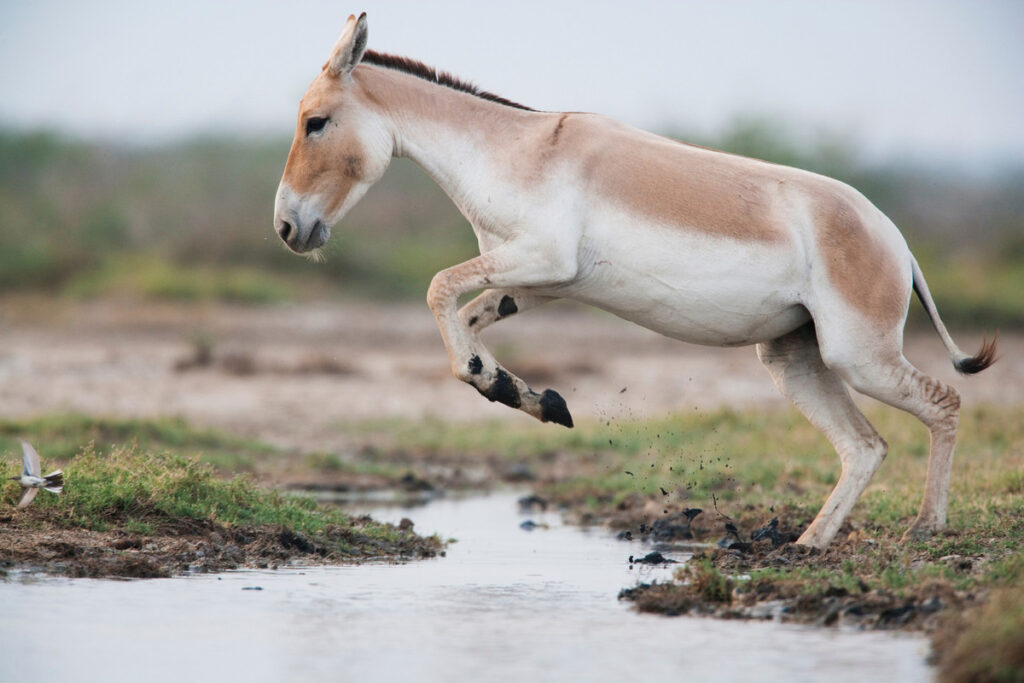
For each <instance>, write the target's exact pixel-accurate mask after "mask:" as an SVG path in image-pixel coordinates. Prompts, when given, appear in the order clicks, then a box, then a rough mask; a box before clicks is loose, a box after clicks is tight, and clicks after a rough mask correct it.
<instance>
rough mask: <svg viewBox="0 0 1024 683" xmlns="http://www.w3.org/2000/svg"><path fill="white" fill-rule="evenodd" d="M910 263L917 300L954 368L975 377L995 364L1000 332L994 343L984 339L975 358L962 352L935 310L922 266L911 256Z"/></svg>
mask: <svg viewBox="0 0 1024 683" xmlns="http://www.w3.org/2000/svg"><path fill="white" fill-rule="evenodd" d="M910 263H911V264H912V266H913V269H914V292H915V293H916V294H917V298H918V299H920V300H921V304H922V305H923V306H924V310H925V311H927V312H928V317H929V318H931V321H932V325H934V326H935V331H936V332H938V333H939V337H940V338H941V339H942V343H943V345H945V347H946V351H948V352H949V356H950V358H951V359H952V360H953V367H954V368H956V371H957V372H959V373H960V374H962V375H973V374H974V373H976V372H981V371H982V370H984V369H985V368H987V367H988V366H990V365H992V364H993V363H995V362H996V345H997V343H998V341H999V332H996V334H995V336H994V337H993V338H992V341H988V339H982V342H981V348H980V349H978V352H977V353H976V354H974V355H973V356H970V355H968V354H966V353H964V352H963V351H961V350H960V347H958V346H957V345H956V343H955V342H954V341H953V338H952V337H950V336H949V332H948V331H947V330H946V326H945V325H944V324H943V323H942V318H940V317H939V311H938V309H937V308H935V302H934V301H933V300H932V295H931V292H929V291H928V284H927V283H926V282H925V281H924V274H923V273H922V272H921V266H919V265H917V259H915V258H914V257H913V256H911V257H910Z"/></svg>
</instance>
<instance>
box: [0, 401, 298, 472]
mask: <svg viewBox="0 0 1024 683" xmlns="http://www.w3.org/2000/svg"><path fill="white" fill-rule="evenodd" d="M19 438H20V439H25V440H26V441H28V442H29V443H31V444H32V445H33V446H34V447H35V449H36V450H37V451H38V452H39V455H40V457H41V458H42V460H43V464H44V467H48V466H49V463H63V462H67V461H68V460H70V459H71V458H72V457H74V456H75V455H76V454H77V453H78V452H79V451H80V450H81V448H82V446H83V444H89V443H92V444H93V448H94V450H95V451H96V453H97V454H100V455H104V454H110V453H112V452H114V451H115V450H118V449H120V448H123V447H125V446H129V445H134V446H137V447H138V448H139V449H140V450H142V451H152V452H165V451H172V452H174V453H177V454H179V455H181V456H184V457H195V458H199V459H201V460H202V461H203V462H205V463H209V464H211V465H213V466H215V467H217V468H218V469H219V470H222V471H226V472H239V471H250V470H253V469H255V468H256V467H257V465H259V464H260V463H262V462H268V461H271V460H275V459H277V458H279V457H280V456H281V455H282V453H281V452H280V451H279V450H278V449H276V448H274V447H273V446H270V445H268V444H265V443H263V442H260V441H256V440H253V439H244V438H240V437H237V436H232V435H229V434H225V433H224V432H221V431H218V430H215V429H203V428H197V427H193V426H191V425H189V424H187V423H186V422H185V421H184V420H181V419H177V418H158V419H130V418H103V417H89V416H85V415H50V416H45V417H38V418H33V419H28V420H0V451H2V452H3V453H5V454H7V453H11V454H13V455H12V457H13V459H14V460H16V461H17V463H18V464H19V467H20V463H21V448H20V446H19V444H18V439H19Z"/></svg>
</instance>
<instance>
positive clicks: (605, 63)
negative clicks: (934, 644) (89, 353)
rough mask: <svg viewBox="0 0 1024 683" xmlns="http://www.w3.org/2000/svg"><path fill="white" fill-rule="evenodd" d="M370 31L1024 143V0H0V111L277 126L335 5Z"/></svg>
mask: <svg viewBox="0 0 1024 683" xmlns="http://www.w3.org/2000/svg"><path fill="white" fill-rule="evenodd" d="M360 10H366V11H367V13H368V15H369V26H370V46H371V47H372V48H375V49H378V50H382V51H388V52H394V53H398V54H403V55H407V56H410V57H415V58H417V59H421V60H423V61H426V62H427V63H429V64H432V65H434V66H437V67H440V68H443V69H446V70H449V71H452V72H453V73H455V74H456V75H459V76H462V77H464V78H466V79H469V80H472V81H474V82H476V83H477V84H479V85H481V86H482V87H484V88H486V89H488V90H491V91H494V92H497V93H499V94H501V95H503V96H505V97H508V98H510V99H513V100H517V101H520V102H522V103H524V104H527V105H530V106H532V107H535V108H539V109H548V110H576V111H597V112H601V113H605V114H609V115H611V116H614V117H616V118H619V119H623V120H626V121H628V122H630V123H633V124H635V125H638V126H642V127H645V128H654V129H659V130H666V129H671V130H677V131H685V130H689V131H696V132H698V133H704V134H713V133H714V132H716V131H717V130H720V129H721V128H722V127H723V126H724V125H726V124H728V123H729V122H730V121H732V120H734V119H735V117H736V116H737V115H740V114H749V113H756V114H763V115H767V116H772V117H775V118H777V119H779V120H781V121H784V122H786V123H788V124H789V125H791V126H793V127H794V128H798V129H803V130H808V131H817V130H827V131H832V132H838V133H841V134H844V135H848V136H849V137H850V138H851V139H853V140H856V141H858V142H859V143H862V144H863V145H864V147H865V149H866V150H867V152H868V154H869V156H872V157H876V158H877V157H882V158H890V157H896V158H900V157H913V158H915V159H916V160H921V159H941V160H946V161H963V162H964V163H966V164H968V165H973V166H977V165H979V164H987V163H994V162H996V161H1016V162H1022V161H1024V2H1018V1H1015V0H1005V1H986V0H963V1H952V0H945V1H944V0H928V1H911V0H887V1H884V2H882V1H879V2H871V1H867V0H865V1H858V2H844V1H839V0H828V1H822V0H790V1H785V2H779V1H768V0H755V1H745V2H740V1H722V2H711V1H710V0H709V1H706V2H667V1H663V2H647V1H644V0H630V1H629V2H602V1H598V0H588V1H587V2H559V1H558V0H547V1H545V2H534V1H532V0H517V1H515V2H499V1H494V2H483V1H473V2H470V1H466V2H446V1H443V0H435V1H432V2H426V1H422V0H419V1H404V0H386V1H367V0H361V2H360V3H359V4H353V5H351V6H349V5H348V4H347V3H343V2H339V1H338V0H289V1H287V2H286V1H284V0H277V1H270V0H244V1H243V0H226V1H216V0H173V1H171V0H159V1H149V0H128V1H124V2H121V1H114V0H110V1H107V0H90V1H89V2H83V1H79V0H75V1H65V2H61V1H59V0H31V1H28V0H26V1H24V2H17V1H12V0H0V125H6V126H15V127H34V128H52V129H54V130H60V131H64V132H70V133H73V134H76V135H83V136H100V137H105V138H113V139H118V140H125V141H135V142H153V141H165V140H168V139H175V138H178V137H183V136H189V135H194V134H197V133H203V132H219V131H225V130H227V131H234V132H237V133H240V134H246V135H248V134H253V133H256V134H262V133H272V134H280V135H290V134H291V131H292V127H293V125H294V117H295V114H296V106H297V104H298V100H299V98H300V97H301V96H302V93H303V92H304V91H305V89H306V86H307V85H308V84H309V82H310V81H311V80H312V79H313V77H314V76H315V75H316V74H317V72H318V71H319V68H320V65H321V64H322V63H323V61H324V59H325V58H326V56H327V53H328V51H329V49H330V47H331V45H332V44H333V43H334V41H335V39H336V38H337V37H338V34H339V33H340V31H341V27H342V25H343V24H344V20H345V18H346V17H347V16H348V14H349V13H358V11H360Z"/></svg>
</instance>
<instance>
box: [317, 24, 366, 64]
mask: <svg viewBox="0 0 1024 683" xmlns="http://www.w3.org/2000/svg"><path fill="white" fill-rule="evenodd" d="M367 35H368V34H367V32H366V12H363V13H362V14H360V15H359V18H358V19H356V18H355V15H350V16H349V18H348V21H346V22H345V28H344V30H343V31H342V32H341V38H338V42H337V43H335V44H334V49H333V50H331V57H330V59H328V60H327V73H329V74H330V75H331V76H332V77H333V78H337V77H338V76H341V75H342V74H345V75H347V74H349V73H351V72H352V69H354V68H355V66H356V64H358V63H359V60H360V59H362V58H363V53H364V52H366V38H367Z"/></svg>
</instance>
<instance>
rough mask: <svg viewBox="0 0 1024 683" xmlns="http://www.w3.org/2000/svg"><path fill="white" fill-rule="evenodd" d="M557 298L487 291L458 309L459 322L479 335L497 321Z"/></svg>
mask: <svg viewBox="0 0 1024 683" xmlns="http://www.w3.org/2000/svg"><path fill="white" fill-rule="evenodd" d="M556 298H557V297H553V296H541V295H540V294H533V293H531V292H527V291H525V290H522V289H488V290H485V291H484V292H482V293H481V294H480V296H478V297H476V298H475V299H473V300H472V301H470V302H469V303H468V304H466V305H465V306H463V307H462V308H461V309H459V320H461V321H462V324H463V325H465V326H466V327H468V328H469V329H470V331H471V332H475V333H477V334H479V333H480V332H481V331H483V329H484V328H486V327H490V326H491V325H493V324H494V323H496V322H498V321H499V320H504V319H505V318H507V317H509V316H510V315H515V314H516V313H522V312H523V311H528V310H530V309H531V308H536V307H537V306H540V305H541V304H546V303H547V302H549V301H554V300H555V299H556Z"/></svg>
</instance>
